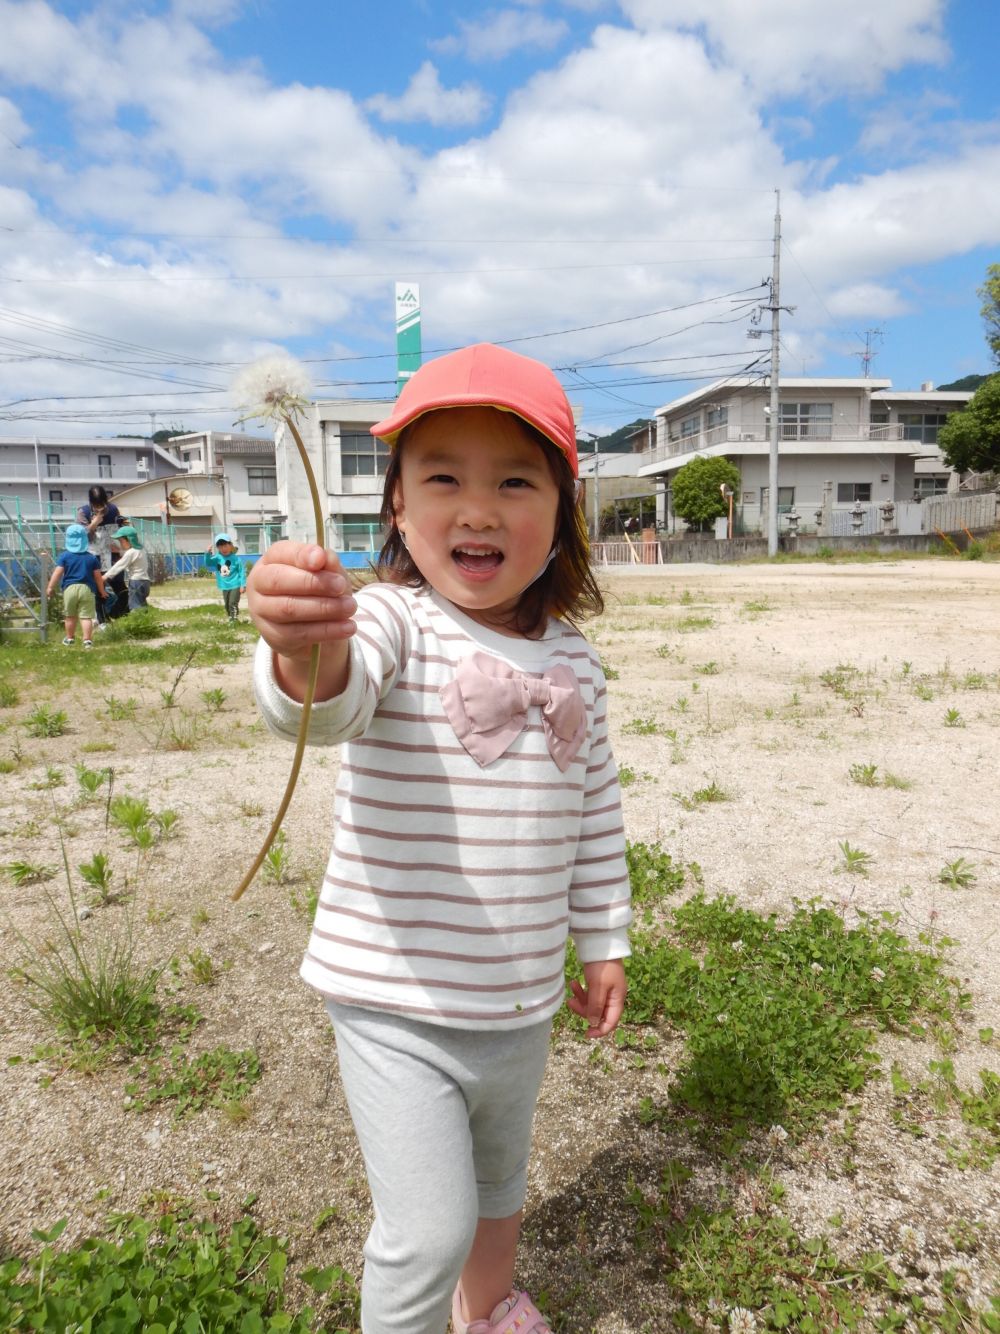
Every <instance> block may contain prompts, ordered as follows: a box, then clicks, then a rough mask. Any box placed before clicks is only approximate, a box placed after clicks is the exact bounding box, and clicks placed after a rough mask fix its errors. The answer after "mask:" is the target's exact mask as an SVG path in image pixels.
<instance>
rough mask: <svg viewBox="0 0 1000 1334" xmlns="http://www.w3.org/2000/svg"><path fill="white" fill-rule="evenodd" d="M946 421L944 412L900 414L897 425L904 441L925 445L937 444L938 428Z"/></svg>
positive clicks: (946, 416) (946, 417) (946, 415)
mask: <svg viewBox="0 0 1000 1334" xmlns="http://www.w3.org/2000/svg"><path fill="white" fill-rule="evenodd" d="M947 420H948V414H947V413H946V412H901V413H900V414H899V424H900V425H901V426H902V428H903V439H904V440H920V441H921V442H922V443H923V444H925V445H933V444H936V443H937V437H938V427H939V426H943V425H944V424H945V422H946V421H947Z"/></svg>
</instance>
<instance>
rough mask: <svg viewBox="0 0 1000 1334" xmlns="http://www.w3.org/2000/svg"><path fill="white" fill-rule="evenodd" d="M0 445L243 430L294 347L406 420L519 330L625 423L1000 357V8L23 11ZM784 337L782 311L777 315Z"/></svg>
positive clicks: (12, 142) (5, 243)
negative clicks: (404, 292)
mask: <svg viewBox="0 0 1000 1334" xmlns="http://www.w3.org/2000/svg"><path fill="white" fill-rule="evenodd" d="M0 31H2V32H3V33H4V42H3V44H2V48H0V160H2V162H3V170H2V172H0V421H2V422H3V425H2V427H0V430H2V431H3V433H5V434H10V435H12V436H15V437H18V438H23V437H30V436H31V435H33V434H36V433H39V434H41V435H43V436H49V437H52V436H57V435H63V436H66V435H70V436H78V435H90V434H114V433H115V432H116V431H119V430H130V429H131V430H135V429H139V430H143V429H148V427H149V425H150V423H151V422H153V421H155V424H156V425H157V426H163V425H177V426H180V425H183V426H185V427H188V428H189V429H190V428H194V427H198V426H215V427H218V428H220V429H225V428H227V427H228V426H229V425H230V424H231V422H232V420H233V417H234V416H235V405H234V404H232V403H231V402H230V395H229V385H230V383H231V380H232V378H233V376H234V375H235V373H236V372H237V371H238V370H239V369H240V368H241V367H242V366H243V365H245V364H246V363H247V362H248V361H251V360H253V359H255V358H256V357H259V356H261V355H266V354H268V353H271V352H274V351H275V350H276V349H279V348H281V349H287V350H289V351H291V352H293V353H294V354H296V355H298V356H300V357H302V358H303V359H304V360H306V361H307V362H308V366H309V370H310V373H311V374H312V376H313V381H314V393H315V394H316V395H317V396H322V397H330V398H334V397H340V396H345V395H353V396H357V395H360V396H366V397H381V398H384V397H388V396H391V394H392V392H393V384H394V333H393V304H392V292H393V283H394V281H395V280H397V279H399V280H407V281H416V282H418V283H419V286H420V293H421V304H422V309H423V344H424V348H425V351H428V352H430V351H432V350H434V349H441V348H448V347H454V346H458V345H460V344H462V343H466V342H471V341H476V340H479V339H489V340H492V341H498V342H502V341H508V340H511V341H513V340H519V341H514V346H517V347H519V348H520V349H522V350H524V351H528V352H531V353H533V354H534V355H536V356H538V357H540V358H541V359H542V360H544V361H546V362H547V363H548V364H550V365H552V366H553V367H554V368H556V369H557V371H558V373H559V374H560V377H561V378H562V379H563V382H564V384H566V387H567V389H568V391H569V393H570V396H571V398H572V400H573V401H574V403H577V404H579V405H580V409H581V413H582V425H583V426H584V428H585V429H590V430H593V431H597V432H604V431H607V430H611V429H614V427H616V426H618V425H621V424H623V423H624V422H627V421H630V420H632V419H634V418H636V417H639V416H643V415H647V414H648V413H650V412H651V411H652V410H653V409H654V408H655V407H656V406H658V405H660V404H663V403H665V402H667V401H669V400H670V399H671V398H673V397H676V396H678V395H680V394H682V393H685V392H687V391H688V390H690V389H691V388H694V387H695V386H696V385H698V384H700V383H705V382H706V381H707V380H708V379H711V378H715V377H716V376H717V375H730V374H736V373H738V372H739V371H740V370H742V369H743V368H744V367H746V366H748V365H749V364H750V363H751V362H754V361H756V365H755V369H756V370H759V371H762V372H763V371H764V370H766V362H765V361H762V360H759V359H760V358H762V357H766V353H767V338H766V336H765V338H763V339H761V340H756V341H755V340H752V339H749V338H748V337H747V330H748V326H749V321H750V317H751V314H752V313H753V311H754V309H755V306H756V304H757V303H758V302H760V301H761V300H762V299H764V295H765V289H764V288H763V287H762V286H761V283H762V280H763V279H764V278H765V277H766V276H767V275H768V274H769V272H770V268H771V250H772V241H771V237H772V231H773V212H774V203H775V193H774V192H775V190H776V189H780V191H781V200H782V232H783V248H782V303H783V304H787V305H789V306H793V307H794V311H793V313H791V314H789V315H786V316H785V317H783V322H782V335H783V336H782V359H783V361H782V364H783V371H784V373H786V374H803V373H806V374H812V375H853V374H858V373H859V372H860V365H861V363H860V358H859V356H858V353H860V352H861V351H862V350H863V348H864V345H865V335H866V331H868V330H872V331H874V330H878V331H879V333H878V335H877V336H876V335H875V334H872V342H873V347H874V350H875V352H876V353H877V356H876V359H875V361H874V363H873V367H872V373H873V374H875V375H877V376H879V377H884V378H889V379H891V380H892V381H893V383H894V384H895V385H896V386H897V387H901V388H903V387H917V386H919V384H920V383H921V382H923V381H925V380H933V381H934V382H936V383H945V382H947V381H950V380H953V379H955V378H957V377H959V376H962V375H965V374H968V373H970V372H985V371H987V370H989V369H990V363H989V357H988V351H987V348H986V345H985V341H984V338H983V329H982V322H981V319H980V316H979V305H980V302H979V298H978V296H977V294H976V288H977V287H978V286H979V285H980V284H981V283H982V281H983V278H984V276H985V271H986V268H987V266H988V265H989V264H991V263H996V262H998V261H1000V190H998V189H997V186H996V182H997V181H998V180H1000V106H998V102H1000V96H998V93H997V80H996V78H995V73H994V69H993V65H994V62H995V52H996V50H997V49H998V48H1000V7H997V6H994V5H984V4H981V3H977V2H976V0H954V3H951V4H948V3H945V2H944V0H881V3H880V4H879V5H878V6H877V7H876V6H872V5H871V3H870V0H840V3H838V5H836V6H831V5H830V4H829V3H828V0H768V3H767V5H766V6H760V5H753V4H748V3H747V2H746V0H684V3H681V0H511V2H509V3H501V4H497V5H496V6H490V5H488V4H483V5H477V6H456V5H450V4H449V5H445V4H442V3H440V2H439V0H392V2H391V3H387V4H385V5H380V6H357V5H347V4H346V3H343V2H342V0H341V3H330V2H329V0H322V2H317V3H279V0H252V2H250V3H240V2H239V0H174V3H150V4H146V5H143V4H141V3H138V4H137V3H134V2H131V0H130V2H129V3H125V2H124V0H112V2H109V3H105V4H94V3H89V2H86V0H81V2H79V3H63V4H53V3H46V2H45V0H0ZM764 324H765V327H766V316H765V319H764Z"/></svg>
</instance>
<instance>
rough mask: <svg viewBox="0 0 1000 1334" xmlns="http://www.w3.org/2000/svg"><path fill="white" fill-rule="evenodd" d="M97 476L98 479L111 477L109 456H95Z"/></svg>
mask: <svg viewBox="0 0 1000 1334" xmlns="http://www.w3.org/2000/svg"><path fill="white" fill-rule="evenodd" d="M97 475H98V476H99V477H110V476H111V455H110V454H98V456H97Z"/></svg>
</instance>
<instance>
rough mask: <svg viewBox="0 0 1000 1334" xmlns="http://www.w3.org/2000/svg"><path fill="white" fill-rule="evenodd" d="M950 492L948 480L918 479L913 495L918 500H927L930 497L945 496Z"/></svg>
mask: <svg viewBox="0 0 1000 1334" xmlns="http://www.w3.org/2000/svg"><path fill="white" fill-rule="evenodd" d="M947 491H948V478H947V477H946V476H939V477H918V478H917V479H916V481H915V482H914V486H913V494H914V496H915V497H916V498H917V500H926V499H927V497H928V496H943V495H946V494H947Z"/></svg>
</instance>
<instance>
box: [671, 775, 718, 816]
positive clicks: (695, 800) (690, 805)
mask: <svg viewBox="0 0 1000 1334" xmlns="http://www.w3.org/2000/svg"><path fill="white" fill-rule="evenodd" d="M674 799H675V800H676V801H679V802H680V804H681V805H682V806H683V807H684V809H685V810H686V811H696V810H697V809H698V807H699V806H705V805H710V804H711V803H713V802H717V801H731V800H732V797H731V796H730V794H729V793H728V792H727V791H726V790H725V788H722V787H720V786H719V784H718V783H717V782H715V780H714V779H713V780H712V782H711V783H707V784H706V785H705V786H704V787H699V788H696V789H695V790H694V792H692V793H691V795H690V796H687V797H685V796H683V795H682V794H681V793H680V792H675V793H674Z"/></svg>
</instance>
